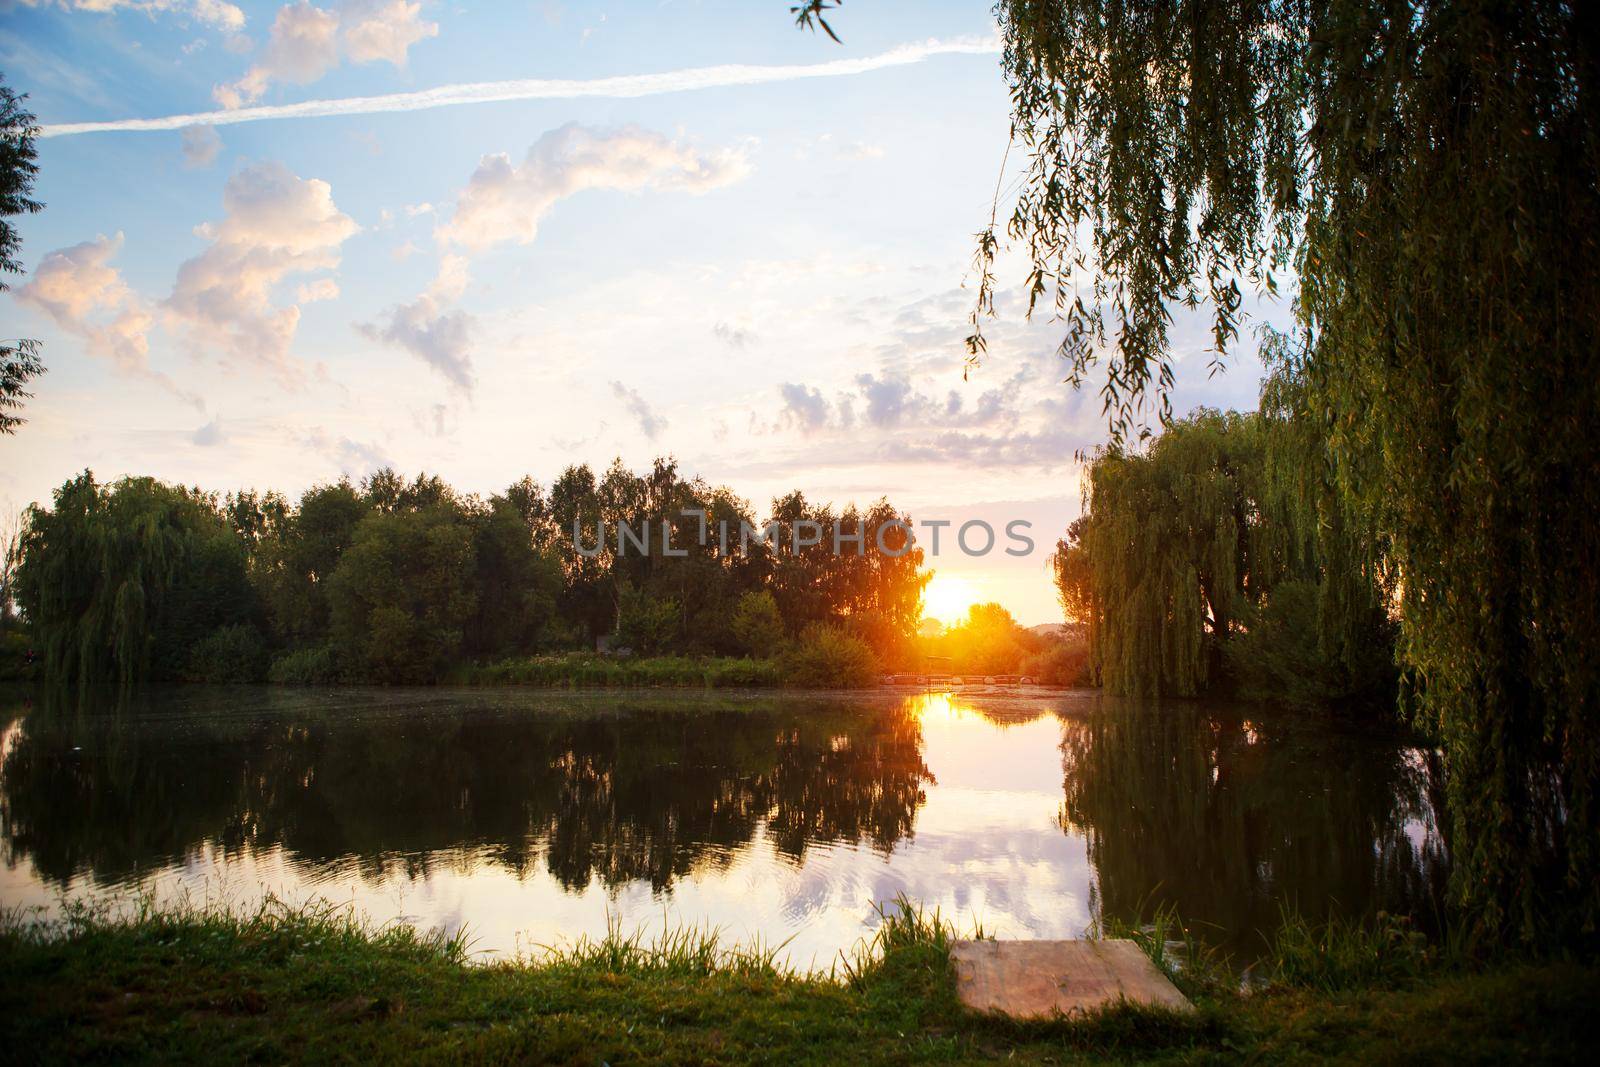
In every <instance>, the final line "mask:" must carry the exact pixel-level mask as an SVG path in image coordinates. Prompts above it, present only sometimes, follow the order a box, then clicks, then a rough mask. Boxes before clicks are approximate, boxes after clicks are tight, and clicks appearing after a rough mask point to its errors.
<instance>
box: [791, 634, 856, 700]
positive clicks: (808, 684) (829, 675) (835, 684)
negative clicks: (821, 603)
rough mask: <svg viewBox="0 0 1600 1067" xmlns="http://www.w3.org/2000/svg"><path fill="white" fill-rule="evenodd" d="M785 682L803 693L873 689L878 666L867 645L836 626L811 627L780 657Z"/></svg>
mask: <svg viewBox="0 0 1600 1067" xmlns="http://www.w3.org/2000/svg"><path fill="white" fill-rule="evenodd" d="M780 665H781V670H782V672H783V680H784V683H785V684H787V685H792V686H798V687H800V688H802V689H855V688H859V687H861V686H867V685H871V684H872V683H873V680H874V679H875V678H876V677H877V674H878V664H877V661H876V660H875V659H874V658H873V655H872V649H870V648H868V647H867V644H866V642H865V641H863V640H861V639H860V638H859V637H855V636H853V635H852V634H849V633H846V632H845V631H843V630H841V629H839V628H838V627H835V626H811V627H808V628H807V629H806V632H805V633H803V634H801V635H800V640H799V641H797V642H795V643H794V644H793V645H791V646H790V647H789V648H788V649H787V650H785V651H784V653H783V655H782V657H780Z"/></svg>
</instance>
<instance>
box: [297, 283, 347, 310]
mask: <svg viewBox="0 0 1600 1067" xmlns="http://www.w3.org/2000/svg"><path fill="white" fill-rule="evenodd" d="M294 298H295V299H296V300H298V301H299V302H300V303H302V304H314V303H316V302H317V301H318V300H337V299H339V283H338V282H336V281H334V280H333V279H332V278H318V279H317V280H316V281H314V282H305V283H302V284H301V285H300V286H299V287H298V288H297V289H295V291H294Z"/></svg>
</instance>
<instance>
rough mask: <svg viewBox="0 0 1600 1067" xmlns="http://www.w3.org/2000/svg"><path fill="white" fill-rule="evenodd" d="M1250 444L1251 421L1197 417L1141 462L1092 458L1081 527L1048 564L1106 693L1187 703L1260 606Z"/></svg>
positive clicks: (1107, 454)
mask: <svg viewBox="0 0 1600 1067" xmlns="http://www.w3.org/2000/svg"><path fill="white" fill-rule="evenodd" d="M1261 477H1262V459H1261V433H1260V428H1259V425H1258V422H1257V420H1256V419H1254V418H1253V417H1249V416H1241V415H1239V414H1236V413H1233V412H1229V413H1227V414H1220V413H1218V412H1214V411H1200V412H1197V413H1196V414H1194V415H1192V416H1190V417H1189V418H1187V419H1184V420H1183V421H1182V422H1180V423H1178V424H1176V425H1174V426H1173V427H1172V428H1171V429H1169V430H1168V432H1166V433H1164V434H1162V435H1161V436H1160V437H1159V438H1157V439H1156V440H1155V442H1154V443H1153V444H1152V445H1151V447H1150V448H1149V449H1148V450H1147V451H1144V452H1140V453H1135V452H1130V451H1128V450H1125V449H1124V448H1123V446H1121V445H1117V444H1113V445H1112V446H1111V447H1109V448H1108V449H1106V450H1104V451H1102V452H1101V453H1100V454H1099V455H1097V456H1096V457H1095V461H1094V463H1093V464H1092V465H1091V467H1090V469H1089V483H1088V488H1087V490H1086V492H1085V494H1084V503H1085V508H1084V511H1085V516H1084V520H1083V521H1082V522H1081V523H1079V524H1078V525H1077V527H1076V529H1075V534H1074V538H1073V539H1072V540H1071V541H1070V542H1069V543H1066V544H1064V545H1062V546H1061V548H1060V550H1059V551H1058V552H1057V555H1056V557H1055V566H1056V572H1057V584H1058V586H1059V587H1060V588H1061V590H1062V598H1063V601H1064V602H1067V601H1071V602H1075V603H1077V604H1079V605H1081V606H1082V607H1081V608H1080V611H1081V612H1082V613H1083V614H1084V615H1086V616H1087V617H1086V618H1084V619H1082V620H1081V621H1084V622H1087V623H1088V626H1089V644H1090V651H1091V655H1092V657H1093V660H1094V663H1095V669H1096V671H1097V672H1098V674H1099V676H1100V679H1101V682H1102V683H1103V684H1104V685H1105V686H1106V688H1108V689H1110V690H1111V691H1112V692H1115V693H1122V694H1127V695H1132V696H1158V695H1161V694H1163V693H1165V694H1171V695H1177V696H1192V695H1194V694H1196V693H1198V692H1201V691H1202V690H1204V689H1205V688H1206V687H1207V686H1208V684H1209V683H1210V681H1211V680H1212V676H1213V674H1214V673H1215V672H1216V670H1217V669H1218V666H1219V660H1220V657H1221V654H1222V648H1223V644H1224V642H1225V641H1226V639H1227V637H1228V635H1229V633H1230V632H1231V631H1232V630H1233V629H1234V628H1235V626H1236V624H1237V623H1238V622H1239V621H1240V619H1241V617H1242V616H1243V615H1244V614H1245V612H1246V611H1247V610H1248V608H1249V606H1250V604H1251V603H1252V601H1253V600H1255V599H1258V598H1259V593H1258V591H1257V590H1256V589H1255V588H1254V586H1255V585H1256V584H1257V582H1258V579H1257V578H1256V570H1257V563H1256V561H1255V559H1254V556H1255V551H1254V548H1255V546H1254V540H1255V539H1254V538H1253V537H1252V536H1251V529H1252V527H1253V526H1255V525H1256V521H1255V515H1256V509H1257V505H1256V499H1257V497H1258V495H1259V491H1260V490H1259V486H1260V482H1261Z"/></svg>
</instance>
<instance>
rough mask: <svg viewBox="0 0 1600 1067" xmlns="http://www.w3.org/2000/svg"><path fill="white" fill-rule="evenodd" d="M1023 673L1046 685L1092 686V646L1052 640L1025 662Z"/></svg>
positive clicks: (1022, 668) (1023, 662) (1021, 671)
mask: <svg viewBox="0 0 1600 1067" xmlns="http://www.w3.org/2000/svg"><path fill="white" fill-rule="evenodd" d="M1020 673H1022V674H1025V675H1027V676H1028V677H1030V678H1032V679H1033V680H1034V681H1036V682H1040V683H1042V684H1044V685H1073V686H1077V685H1092V684H1094V674H1093V671H1092V670H1091V669H1090V664H1089V649H1088V646H1086V645H1084V644H1082V643H1081V642H1070V641H1052V642H1051V643H1050V644H1049V646H1048V647H1046V648H1044V649H1041V650H1040V651H1038V652H1035V653H1034V654H1033V655H1031V656H1029V657H1028V658H1027V659H1024V660H1023V661H1022V666H1021V669H1020Z"/></svg>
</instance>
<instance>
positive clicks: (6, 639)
mask: <svg viewBox="0 0 1600 1067" xmlns="http://www.w3.org/2000/svg"><path fill="white" fill-rule="evenodd" d="M29 652H33V653H34V655H33V659H32V660H31V661H30V660H29V658H28V653H29ZM42 673H43V661H42V659H41V657H40V656H39V654H38V650H37V649H35V648H34V644H33V638H32V637H31V636H29V634H28V633H27V632H25V631H23V630H15V629H14V630H3V631H0V682H29V681H32V680H34V679H35V678H38V677H40V676H41V674H42Z"/></svg>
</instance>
